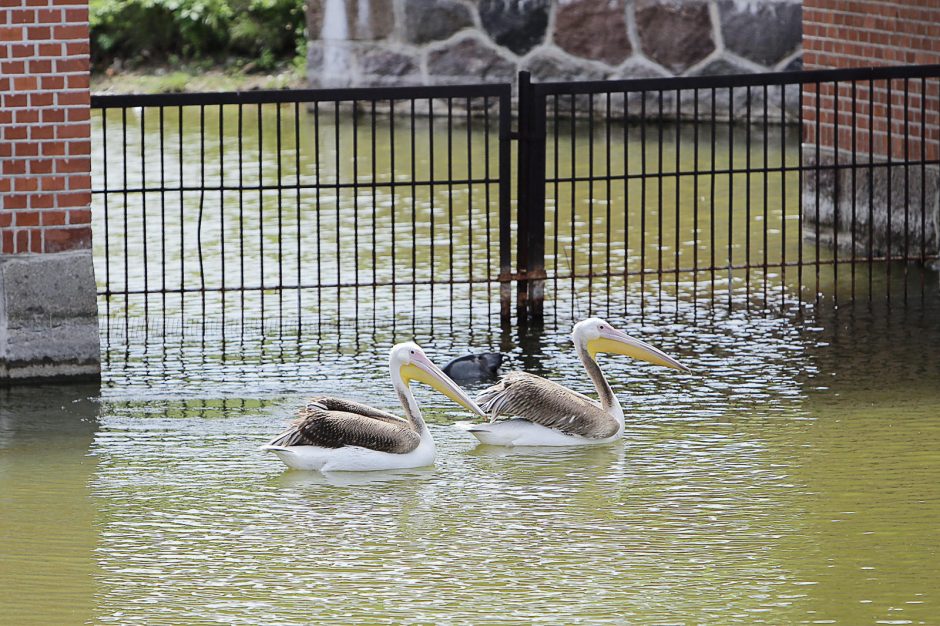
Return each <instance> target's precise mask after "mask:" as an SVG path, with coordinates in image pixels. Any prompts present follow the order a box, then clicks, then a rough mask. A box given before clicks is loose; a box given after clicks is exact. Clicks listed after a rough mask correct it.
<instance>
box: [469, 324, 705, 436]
mask: <svg viewBox="0 0 940 626" xmlns="http://www.w3.org/2000/svg"><path fill="white" fill-rule="evenodd" d="M571 338H572V340H573V341H574V347H575V351H576V352H577V354H578V358H579V359H580V360H581V363H583V364H584V369H585V370H587V373H588V376H590V378H591V380H592V381H593V383H594V388H595V389H596V390H597V395H598V400H593V399H591V398H589V397H587V396H585V395H582V394H580V393H577V392H576V391H572V390H571V389H568V388H567V387H564V386H562V385H559V384H558V383H555V382H552V381H550V380H546V379H544V378H542V377H541V376H536V375H534V374H528V373H526V372H511V373H509V374H507V375H506V376H504V377H503V378H502V380H500V381H499V383H497V384H495V385H493V386H492V387H489V388H488V389H486V390H484V391H483V392H482V393H481V394H480V395H479V396H478V397H477V399H476V401H477V403H478V404H479V405H480V406H481V407H482V408H483V410H485V411H486V412H487V413H488V414H489V417H490V420H491V421H490V422H489V423H487V424H473V425H471V426H469V427H468V428H467V430H468V431H469V432H471V433H473V435H474V436H475V437H476V438H477V439H479V440H480V441H481V442H482V443H485V444H490V445H497V446H578V445H596V444H602V443H608V442H611V441H615V440H617V439H620V437H621V436H623V427H624V418H623V408H622V407H621V406H620V401H619V400H618V399H617V396H616V395H615V394H614V392H613V390H612V389H611V388H610V384H609V383H608V382H607V379H606V378H605V377H604V373H603V372H601V368H600V367H599V366H598V364H597V360H596V356H597V354H598V353H601V352H603V353H610V354H623V355H627V356H631V357H633V358H635V359H640V360H643V361H647V362H649V363H654V364H656V365H662V366H665V367H670V368H673V369H678V370H683V371H689V370H688V368H687V367H685V366H684V365H682V364H681V363H679V362H678V361H677V360H675V359H674V358H672V357H671V356H669V355H667V354H666V353H664V352H663V351H662V350H659V349H658V348H654V347H653V346H651V345H649V344H647V343H645V342H643V341H640V340H639V339H634V338H633V337H630V336H629V335H627V334H626V333H623V332H621V331H619V330H617V329H616V328H614V327H613V326H611V325H610V324H608V323H607V322H606V321H604V320H602V319H599V318H596V317H595V318H591V319H587V320H584V321H582V322H579V323H578V324H576V325H575V327H574V331H573V332H572V333H571Z"/></svg>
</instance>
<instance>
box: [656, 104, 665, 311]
mask: <svg viewBox="0 0 940 626" xmlns="http://www.w3.org/2000/svg"><path fill="white" fill-rule="evenodd" d="M663 123H664V121H663V90H662V89H660V90H659V111H658V115H657V118H656V133H657V136H656V142H657V145H656V157H657V158H656V190H657V191H656V312H657V313H662V312H663V176H664V173H663V130H664V129H663Z"/></svg>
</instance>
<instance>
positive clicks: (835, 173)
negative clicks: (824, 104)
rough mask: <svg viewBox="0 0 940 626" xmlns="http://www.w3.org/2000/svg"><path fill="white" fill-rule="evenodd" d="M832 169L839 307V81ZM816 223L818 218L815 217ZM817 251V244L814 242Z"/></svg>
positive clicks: (834, 298) (834, 297)
mask: <svg viewBox="0 0 940 626" xmlns="http://www.w3.org/2000/svg"><path fill="white" fill-rule="evenodd" d="M832 93H833V95H832V109H833V111H832V119H833V133H832V135H833V150H832V152H833V155H832V158H833V169H832V302H833V304H835V305H836V306H838V305H839V199H840V198H839V191H840V189H839V176H840V175H841V173H842V170H840V169H839V148H840V146H839V81H835V82H834V83H833V85H832ZM817 221H818V217H817ZM816 246H817V249H818V247H819V242H816Z"/></svg>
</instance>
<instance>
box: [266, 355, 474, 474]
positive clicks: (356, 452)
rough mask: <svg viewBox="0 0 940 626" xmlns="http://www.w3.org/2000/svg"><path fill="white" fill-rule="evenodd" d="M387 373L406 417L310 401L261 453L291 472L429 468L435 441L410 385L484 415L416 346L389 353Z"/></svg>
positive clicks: (342, 402) (326, 399)
mask: <svg viewBox="0 0 940 626" xmlns="http://www.w3.org/2000/svg"><path fill="white" fill-rule="evenodd" d="M389 373H390V375H391V378H392V385H393V386H394V387H395V391H396V392H397V393H398V399H399V401H400V402H401V406H402V408H403V409H404V412H405V417H403V418H402V417H398V416H397V415H393V414H392V413H388V412H386V411H382V410H379V409H376V408H373V407H371V406H368V405H366V404H360V403H358V402H352V401H350V400H344V399H342V398H333V397H329V396H321V397H316V398H311V400H310V401H309V402H308V403H307V404H306V406H304V407H303V408H302V409H301V410H300V412H299V415H298V417H297V419H296V420H294V422H293V423H292V424H291V426H290V427H289V428H288V429H287V430H285V431H284V432H282V433H281V434H280V435H278V436H277V437H275V438H274V439H272V440H271V441H270V442H269V443H267V444H266V445H264V446H262V450H267V451H270V452H273V453H274V454H276V455H277V456H278V458H280V459H281V460H282V461H283V462H284V463H285V464H286V465H288V466H289V467H291V468H294V469H304V470H319V471H321V472H330V471H367V470H391V469H405V468H411V467H423V466H426V465H432V464H433V463H434V459H435V456H436V452H435V448H434V439H433V438H432V437H431V433H430V431H428V427H427V425H426V424H425V423H424V419H423V417H422V416H421V410H420V409H419V408H418V402H417V400H415V397H414V393H413V392H412V390H411V384H410V383H411V382H412V381H415V382H421V383H425V384H426V385H429V386H430V387H431V388H433V389H434V390H436V391H438V392H440V393H442V394H444V395H445V396H447V397H448V398H450V399H451V400H453V401H454V402H456V403H457V404H459V405H461V406H463V407H465V408H466V409H469V410H470V411H472V412H474V413H476V414H477V415H481V416H485V415H486V414H485V413H484V412H483V411H482V410H481V409H480V407H478V406H477V405H476V403H475V402H474V401H473V400H471V399H470V398H469V396H467V394H466V393H464V391H463V390H462V389H461V388H460V387H459V386H458V385H457V383H455V382H454V381H452V380H451V379H450V378H449V377H448V376H447V375H446V374H445V373H444V372H442V371H441V370H440V368H438V367H437V366H436V365H434V363H432V362H431V360H430V359H428V357H427V355H425V354H424V351H423V350H422V349H421V348H420V347H419V346H418V345H417V344H415V343H412V342H406V343H400V344H397V345H395V346H394V347H393V348H392V349H391V351H390V353H389Z"/></svg>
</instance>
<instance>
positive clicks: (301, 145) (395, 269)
mask: <svg viewBox="0 0 940 626" xmlns="http://www.w3.org/2000/svg"><path fill="white" fill-rule="evenodd" d="M92 106H93V108H94V109H96V110H97V111H96V112H97V117H98V119H97V120H96V121H97V126H96V131H97V132H98V133H99V135H98V141H97V142H96V149H97V150H98V154H97V159H96V164H95V186H94V189H93V195H94V206H95V209H96V211H95V220H96V223H95V225H94V228H95V233H96V237H95V246H96V251H97V255H96V258H97V261H98V267H97V273H98V276H99V281H100V284H101V290H100V293H99V295H100V296H101V297H102V298H103V304H104V308H105V312H106V313H107V314H108V315H109V316H110V315H113V314H115V313H118V314H123V315H124V316H126V317H130V316H134V317H143V318H147V317H148V316H149V315H151V313H153V314H159V315H160V316H163V317H165V316H166V315H167V314H168V313H169V314H171V315H178V316H179V317H180V318H181V319H183V320H186V319H187V316H188V314H189V313H196V314H198V315H199V316H201V317H203V318H205V317H206V316H209V317H212V318H220V319H223V320H224V319H226V318H229V317H236V318H241V319H242V320H243V321H244V319H245V317H246V316H247V317H250V318H258V317H260V318H262V319H263V318H265V317H267V316H273V315H277V316H278V317H284V316H293V317H296V318H298V319H299V318H309V317H310V316H311V315H313V316H316V317H322V315H323V314H324V313H325V312H328V313H330V314H331V315H333V314H334V313H335V314H336V315H340V316H342V315H350V316H356V317H358V316H359V315H360V314H361V313H363V311H361V310H360V305H363V306H365V305H366V304H370V305H371V306H370V307H369V308H371V313H372V315H378V314H389V315H395V313H396V310H397V308H398V306H399V305H404V304H406V303H408V305H409V306H413V307H417V306H421V305H423V304H428V303H431V304H432V306H433V301H434V299H435V297H437V298H438V299H439V300H440V299H442V298H441V289H440V287H442V286H443V287H444V288H445V290H444V291H445V293H446V300H447V301H448V302H451V303H452V302H453V301H454V300H455V299H458V298H460V297H468V298H470V299H471V301H472V300H473V298H474V297H477V298H478V300H482V302H483V303H484V304H485V305H486V306H484V309H486V310H487V311H488V310H489V306H488V305H489V304H490V303H491V302H492V301H493V300H494V298H493V297H492V294H491V291H492V290H491V289H490V286H491V285H495V284H498V281H499V277H500V274H501V272H502V273H503V274H506V275H508V270H509V267H510V265H509V264H510V259H509V257H508V256H507V253H508V250H509V245H508V241H505V240H504V238H506V237H508V234H509V231H510V224H509V220H510V195H509V194H510V191H511V189H510V178H509V172H510V169H509V168H510V151H509V149H510V143H509V122H510V114H509V108H510V88H509V86H508V85H475V86H467V87H431V88H391V89H346V90H339V91H333V90H317V91H311V90H302V91H269V92H242V93H218V94H167V95H143V96H96V97H95V98H94V99H93V103H92ZM476 287H482V290H480V289H477V288H476ZM506 288H508V285H507V286H506ZM363 289H367V290H368V295H365V294H364V293H360V292H361V291H362V290H363ZM455 289H457V290H458V291H459V293H455ZM461 290H462V291H461ZM367 300H368V303H367V302H366V301H367Z"/></svg>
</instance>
